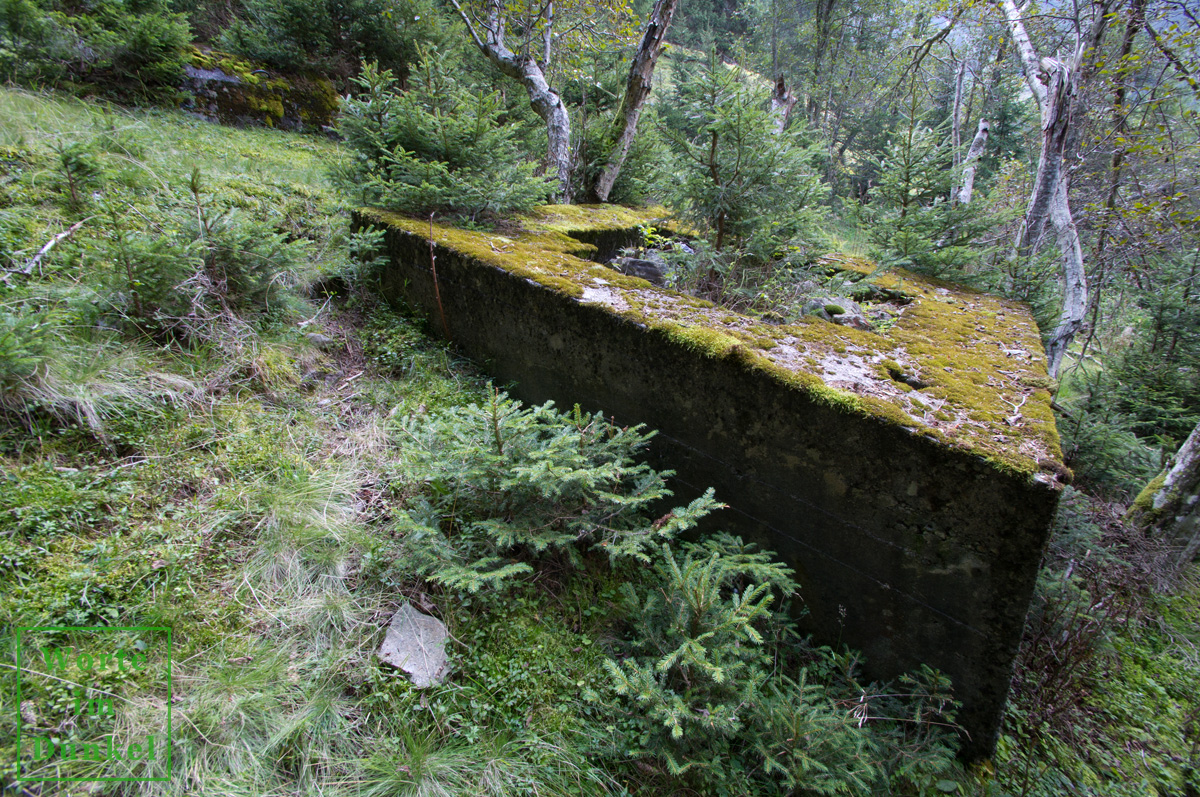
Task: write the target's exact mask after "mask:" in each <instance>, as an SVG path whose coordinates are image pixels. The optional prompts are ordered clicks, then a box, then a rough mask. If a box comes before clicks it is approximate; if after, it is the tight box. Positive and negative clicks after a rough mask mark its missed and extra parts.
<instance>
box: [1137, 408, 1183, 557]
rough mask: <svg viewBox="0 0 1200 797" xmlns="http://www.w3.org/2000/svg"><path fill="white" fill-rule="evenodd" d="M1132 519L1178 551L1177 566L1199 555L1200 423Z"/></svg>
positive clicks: (1149, 487)
mask: <svg viewBox="0 0 1200 797" xmlns="http://www.w3.org/2000/svg"><path fill="white" fill-rule="evenodd" d="M1129 517H1130V519H1131V520H1132V521H1133V522H1134V523H1135V524H1137V525H1138V526H1140V527H1141V528H1143V529H1145V530H1146V531H1148V532H1153V533H1155V534H1157V535H1160V536H1161V537H1162V538H1163V539H1164V540H1166V541H1167V542H1168V543H1169V544H1170V545H1171V546H1172V547H1173V548H1174V549H1175V561H1176V564H1177V565H1179V566H1182V565H1185V564H1187V563H1188V562H1191V561H1192V560H1193V559H1195V558H1196V556H1197V554H1200V424H1197V426H1196V428H1195V429H1193V430H1192V433H1191V435H1190V436H1189V437H1188V439H1187V440H1186V441H1185V442H1184V444H1183V445H1182V446H1180V448H1179V451H1178V452H1176V454H1175V456H1174V458H1173V459H1172V461H1171V464H1170V467H1168V468H1167V470H1166V471H1165V472H1164V473H1163V474H1162V475H1160V476H1159V477H1158V478H1157V479H1155V480H1154V481H1152V482H1150V484H1148V485H1147V486H1146V489H1145V490H1143V491H1142V494H1141V495H1140V496H1138V499H1137V501H1135V502H1134V504H1133V506H1132V507H1131V508H1130V511H1129Z"/></svg>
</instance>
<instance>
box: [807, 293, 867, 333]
mask: <svg viewBox="0 0 1200 797" xmlns="http://www.w3.org/2000/svg"><path fill="white" fill-rule="evenodd" d="M803 312H804V314H805V315H815V316H820V317H821V318H824V319H825V320H826V321H832V322H833V323H835V324H841V325H842V326H847V327H853V328H854V329H861V330H863V331H865V332H869V331H871V329H872V326H871V320H870V319H869V318H867V314H866V313H865V312H863V309H862V307H860V306H859V304H858V302H855V301H852V300H850V299H847V298H845V297H844V296H813V297H810V298H809V299H808V300H807V301H806V302H805V303H804V308H803Z"/></svg>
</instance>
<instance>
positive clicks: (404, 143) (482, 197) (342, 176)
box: [334, 51, 550, 217]
mask: <svg viewBox="0 0 1200 797" xmlns="http://www.w3.org/2000/svg"><path fill="white" fill-rule="evenodd" d="M354 82H355V84H356V85H358V86H359V88H360V89H362V91H361V93H360V94H359V95H358V96H357V97H354V98H352V99H350V100H348V101H346V102H345V103H343V105H342V115H341V119H340V121H339V123H338V129H339V130H340V132H341V133H342V135H343V136H345V138H346V141H347V143H348V144H349V146H350V148H351V150H352V155H351V158H350V160H349V161H348V162H346V163H343V164H341V165H340V166H339V167H338V168H337V169H336V170H335V172H334V180H335V182H336V183H337V184H338V185H339V186H340V187H341V188H342V189H343V190H344V191H346V192H347V193H349V194H350V195H351V196H353V197H355V198H356V199H357V200H358V201H361V202H363V203H364V204H371V205H378V206H381V207H385V208H388V209H390V210H398V211H401V212H405V213H413V214H427V213H430V212H432V211H450V212H455V213H463V214H467V215H470V216H472V217H475V216H477V215H478V214H480V213H484V212H487V213H505V212H510V211H517V210H527V209H529V208H531V207H533V206H534V205H536V204H537V203H539V202H543V201H545V199H546V197H547V195H548V193H549V191H550V188H549V184H548V183H547V182H546V180H545V179H542V178H538V177H535V176H534V169H535V165H534V164H533V163H529V162H525V161H524V160H523V158H522V157H521V153H520V152H519V150H518V148H517V146H516V144H515V143H514V137H515V135H516V132H515V131H514V130H513V129H512V127H511V126H510V125H505V124H502V123H501V113H502V112H503V104H502V101H501V97H500V94H499V92H473V91H471V90H469V89H467V88H465V87H463V86H461V85H459V83H458V82H457V81H456V80H455V79H454V78H453V77H452V76H451V74H450V69H449V64H448V62H447V60H446V58H445V57H444V56H442V55H440V54H438V53H436V52H433V51H425V52H424V53H423V57H422V60H421V62H420V64H418V66H417V68H416V69H415V71H414V73H413V75H412V76H411V86H410V89H409V91H407V92H406V93H404V94H402V95H401V94H397V93H396V78H395V77H394V76H393V74H392V72H391V71H390V70H386V69H385V70H380V69H379V68H378V66H377V65H375V64H367V65H366V66H364V68H363V72H362V75H361V76H360V77H358V78H356V79H355V81H354Z"/></svg>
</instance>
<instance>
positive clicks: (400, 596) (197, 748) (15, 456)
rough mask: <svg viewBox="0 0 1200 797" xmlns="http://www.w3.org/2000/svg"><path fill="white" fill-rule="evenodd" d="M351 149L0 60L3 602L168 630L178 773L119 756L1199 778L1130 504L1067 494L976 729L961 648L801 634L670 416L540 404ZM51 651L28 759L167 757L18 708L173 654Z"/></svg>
mask: <svg viewBox="0 0 1200 797" xmlns="http://www.w3.org/2000/svg"><path fill="white" fill-rule="evenodd" d="M391 151H392V152H393V153H395V152H396V151H397V150H391ZM340 156H341V153H340V152H339V148H338V146H337V145H336V144H333V143H331V142H328V141H321V140H317V139H309V138H301V137H298V136H290V135H285V134H282V133H267V132H265V131H235V130H225V129H218V128H214V127H210V126H207V125H203V124H197V123H196V122H194V121H193V120H190V119H187V118H184V117H182V116H177V115H173V114H165V113H136V114H135V113H127V112H123V111H116V110H112V109H104V108H101V107H99V106H95V105H89V104H82V103H79V102H75V101H65V100H59V99H54V98H48V97H44V96H39V95H34V94H28V93H24V92H18V91H13V90H8V89H5V90H2V91H0V184H2V186H3V191H4V193H3V195H2V198H0V214H2V215H0V247H3V248H2V249H0V255H2V257H3V260H2V261H0V266H2V267H3V268H4V269H5V271H4V272H3V274H4V276H3V278H2V280H0V468H2V471H0V518H3V524H2V526H0V624H2V625H3V627H4V628H5V636H6V640H12V639H13V637H12V634H13V632H14V631H15V629H17V628H21V627H31V626H39V627H45V626H53V625H68V626H77V627H80V626H101V627H106V628H112V629H117V628H122V629H132V628H133V627H137V626H148V627H170V628H171V629H173V633H174V645H175V651H174V656H173V660H174V662H175V664H174V673H173V676H174V684H173V690H172V694H171V708H172V711H173V715H174V718H175V719H174V726H173V728H174V730H173V736H172V740H171V744H172V748H173V750H174V752H175V757H174V759H173V765H172V767H171V768H170V770H169V771H168V772H167V776H168V779H167V780H166V781H165V782H159V783H140V784H121V785H113V786H110V787H109V788H107V789H106V788H104V787H102V788H100V789H99V790H98V792H97V793H113V794H132V793H139V794H163V795H176V794H183V793H188V792H195V793H202V794H229V795H284V794H326V795H438V794H470V795H515V794H538V795H543V794H561V795H579V794H614V795H617V794H638V795H659V794H728V795H747V794H763V795H767V794H772V795H774V794H867V793H881V794H903V795H916V794H931V793H946V794H955V793H957V794H1042V793H1048V792H1062V791H1071V790H1074V791H1076V792H1078V793H1089V794H1114V795H1116V794H1145V793H1149V792H1150V791H1151V790H1154V791H1156V792H1157V793H1161V794H1166V793H1173V794H1187V793H1189V791H1188V790H1189V789H1190V790H1192V793H1195V791H1196V790H1197V789H1200V783H1198V782H1197V774H1196V773H1197V769H1198V767H1200V761H1198V760H1197V750H1196V749H1195V747H1194V745H1193V744H1192V743H1191V742H1190V741H1189V740H1191V739H1195V738H1196V733H1197V728H1196V726H1197V722H1198V718H1197V715H1196V710H1195V708H1194V695H1195V694H1196V693H1197V691H1198V690H1200V682H1198V674H1200V657H1198V656H1197V655H1196V644H1197V641H1198V640H1197V639H1196V638H1195V634H1194V629H1195V628H1196V627H1197V618H1196V616H1195V615H1196V611H1195V597H1196V593H1195V590H1194V589H1191V590H1190V591H1189V590H1184V591H1183V592H1181V593H1179V594H1178V596H1177V597H1157V596H1155V595H1154V589H1155V587H1156V584H1155V583H1154V579H1155V577H1156V576H1155V573H1157V572H1158V569H1157V568H1156V565H1155V562H1156V559H1155V557H1156V556H1158V553H1157V552H1156V551H1155V550H1154V548H1153V547H1152V546H1149V545H1148V544H1147V543H1146V542H1145V540H1143V539H1140V538H1136V537H1133V536H1129V533H1128V532H1127V531H1124V530H1123V527H1122V526H1121V525H1120V524H1119V523H1117V522H1115V521H1114V520H1113V519H1112V515H1111V512H1110V511H1109V510H1106V508H1105V507H1104V506H1103V505H1099V504H1096V503H1094V502H1092V501H1089V500H1087V499H1085V498H1084V497H1083V496H1082V495H1081V494H1079V495H1072V496H1070V497H1069V499H1068V500H1066V501H1065V502H1064V505H1063V510H1062V514H1061V517H1060V519H1059V523H1058V526H1059V529H1058V536H1057V538H1056V542H1055V544H1054V546H1053V548H1052V550H1051V553H1050V556H1049V557H1048V566H1047V568H1046V570H1045V572H1044V574H1043V577H1042V581H1041V583H1040V585H1039V592H1038V598H1037V604H1036V606H1035V612H1034V614H1033V617H1032V620H1031V623H1030V626H1029V632H1028V635H1027V636H1028V638H1027V640H1026V646H1025V648H1024V650H1023V653H1022V658H1021V662H1020V667H1019V669H1018V671H1017V675H1016V679H1015V681H1014V686H1015V691H1014V695H1015V698H1014V702H1013V707H1012V709H1011V710H1010V714H1009V718H1008V720H1007V722H1006V726H1005V729H1004V731H1003V735H1002V737H1001V745H1000V749H999V752H998V754H997V756H996V758H995V760H994V762H992V763H989V764H987V765H985V766H981V767H977V768H972V769H967V768H964V767H963V766H962V765H960V764H959V763H958V762H957V761H956V760H955V758H954V755H955V752H954V751H955V748H956V744H957V737H956V729H955V728H954V725H953V721H954V711H955V706H954V702H953V692H952V685H951V684H949V683H948V682H947V680H946V678H945V677H944V676H942V675H940V674H939V673H937V672H934V671H931V670H924V669H923V670H920V671H917V672H913V673H910V674H909V675H907V676H905V677H904V678H901V679H898V680H897V681H896V682H895V683H889V684H884V683H874V682H869V681H867V680H866V679H865V678H864V677H863V676H862V674H861V673H862V664H863V662H862V660H861V656H860V654H858V653H856V652H855V651H852V650H848V649H845V648H836V649H835V648H830V647H820V646H817V645H815V644H814V643H813V642H811V641H810V640H808V639H807V638H805V637H803V636H802V635H800V634H799V633H798V632H797V630H796V625H795V617H796V616H797V614H798V613H799V612H802V611H803V600H804V595H803V594H797V588H796V581H795V576H794V574H793V573H791V572H790V571H789V570H788V569H787V568H786V567H784V566H783V565H782V564H780V563H779V562H778V561H777V560H776V559H775V558H774V557H773V555H772V554H771V553H770V552H769V551H763V550H760V549H757V548H755V547H754V546H752V545H750V544H748V543H746V542H744V541H743V540H741V539H739V538H737V537H733V536H731V535H728V534H722V533H713V534H706V535H704V536H698V535H697V534H696V532H695V531H694V529H693V526H694V525H695V524H696V522H697V521H699V520H700V519H701V518H702V517H703V516H705V515H707V514H709V513H710V512H717V513H718V514H717V515H716V519H718V520H719V518H720V515H719V506H720V505H719V503H718V501H719V499H720V498H721V496H713V495H711V494H704V495H702V496H701V497H699V498H697V499H695V500H694V501H691V502H690V503H687V502H684V501H677V500H675V499H674V497H673V496H671V495H670V494H669V492H668V491H667V489H666V478H667V476H668V475H669V474H665V473H661V472H656V471H654V470H653V469H651V468H650V467H648V466H647V465H646V464H644V463H643V462H642V460H641V455H642V454H643V452H644V449H645V446H646V445H647V443H648V442H649V441H651V440H652V435H653V432H652V430H646V429H642V428H621V427H617V426H614V425H612V424H611V423H609V422H607V421H605V419H604V418H603V417H602V416H600V415H589V414H586V413H582V412H580V411H579V410H578V409H575V410H573V411H565V412H564V411H560V410H559V409H557V408H555V407H553V406H550V405H546V406H540V407H525V406H522V405H521V404H520V403H518V402H516V401H515V400H513V399H511V398H509V397H508V396H506V395H505V393H504V392H502V391H501V390H499V389H498V388H496V387H494V386H492V385H490V384H488V383H487V382H486V381H485V380H484V379H483V378H482V377H481V376H480V375H479V374H478V373H477V372H476V371H475V370H473V367H472V366H471V365H470V364H468V363H466V362H464V361H462V360H459V359H458V358H456V356H455V355H454V353H453V352H452V351H451V350H450V349H449V348H447V347H445V346H443V345H440V344H437V343H434V342H433V341H432V340H431V339H430V338H429V337H428V336H426V334H425V333H424V331H423V328H422V325H421V323H420V322H419V321H418V320H414V319H413V318H411V317H409V316H407V315H405V314H404V313H403V312H397V311H396V310H394V309H390V308H387V307H383V306H381V305H380V304H378V303H377V301H376V300H375V299H374V298H373V287H374V282H373V281H374V279H375V277H376V276H377V274H378V269H379V268H380V267H381V265H382V262H381V259H380V256H379V254H378V243H379V242H378V239H377V236H372V235H371V234H366V233H359V234H351V233H350V232H349V228H348V220H347V219H346V218H345V216H344V215H343V213H342V208H341V205H340V202H339V200H338V199H337V198H336V197H335V195H334V194H333V193H332V192H331V191H330V189H329V188H328V187H327V185H326V181H325V177H324V172H323V164H327V163H330V162H333V161H335V160H337V159H338V158H339V157H340ZM680 504H683V505H682V506H680ZM1106 512H1108V514H1106ZM404 603H409V604H411V605H413V606H414V607H417V608H419V609H420V610H421V611H423V612H425V613H427V614H431V615H434V616H436V617H438V618H439V619H440V620H442V621H443V622H444V623H445V624H446V626H447V630H448V632H449V640H450V642H449V649H450V652H451V666H450V671H451V674H450V677H449V678H448V679H447V680H446V681H445V682H444V683H441V684H439V685H436V686H432V687H429V688H426V689H418V688H416V687H415V686H414V685H413V684H412V683H411V682H410V681H409V680H408V679H407V678H405V677H404V676H403V674H402V673H400V672H399V671H397V670H395V669H393V668H391V667H389V666H387V665H385V664H384V663H383V662H381V660H380V659H379V658H378V657H377V656H376V651H377V650H378V647H379V644H380V642H381V640H382V637H383V631H384V628H385V627H386V626H387V624H388V621H389V619H390V618H391V616H392V615H393V614H394V612H395V611H396V610H397V608H398V607H399V606H401V605H402V604H404ZM114 633H115V634H117V638H116V641H117V642H118V643H119V644H123V645H125V646H126V647H130V648H135V649H136V648H137V646H138V645H139V644H144V640H143V639H141V638H140V637H139V636H138V632H136V631H134V630H121V631H114ZM59 642H61V640H60V639H59V638H57V637H55V636H54V634H53V632H41V636H39V637H37V638H35V639H34V640H33V642H32V644H34V645H37V644H57V643H59ZM12 644H13V643H12V641H9V647H11V646H12ZM81 644H86V643H81ZM88 650H89V651H90V652H93V653H96V652H98V648H89V649H88ZM7 661H13V659H11V658H7V659H6V662H7ZM19 676H20V674H19V673H18V672H17V671H16V669H15V666H14V665H12V664H8V663H0V783H2V785H3V788H4V789H5V793H6V794H7V793H14V794H20V793H22V791H21V789H22V788H23V787H22V786H19V785H17V784H15V783H14V778H15V776H16V774H17V767H18V764H19V763H20V765H21V771H22V772H25V773H28V772H29V771H30V769H31V768H32V769H33V771H35V772H38V773H40V774H43V775H52V774H55V773H56V772H68V771H69V772H70V773H71V774H75V775H77V776H80V775H82V776H87V777H101V776H120V775H126V774H130V773H131V772H133V773H136V772H137V771H139V770H137V765H132V764H130V763H128V762H121V761H104V762H76V763H75V764H68V763H64V762H59V761H50V762H36V761H34V760H32V758H31V757H30V756H29V755H27V754H26V755H24V758H22V755H23V751H22V750H21V749H20V748H19V746H18V740H17V729H18V727H21V728H23V729H24V730H25V732H34V731H36V732H37V733H42V734H46V735H52V736H54V737H55V738H59V739H61V740H66V741H70V740H80V739H84V738H87V737H88V736H89V735H90V734H92V733H93V732H95V731H97V730H98V729H99V730H113V731H119V732H121V733H124V734H133V733H142V734H144V733H146V732H147V731H149V730H150V729H152V728H153V727H156V726H155V723H156V722H157V721H158V716H157V715H156V714H155V711H156V710H158V709H160V708H161V707H162V706H161V703H163V702H165V700H166V694H165V693H157V692H152V693H150V694H148V695H147V694H146V689H145V688H143V685H142V684H141V682H139V681H138V680H137V679H136V678H129V679H125V680H120V679H117V680H114V681H113V682H111V683H109V682H105V684H104V687H105V688H106V689H111V690H112V691H113V692H114V693H116V694H118V695H128V696H134V695H135V694H136V695H138V696H139V699H143V698H144V702H141V703H138V704H137V705H136V710H130V711H127V712H122V713H121V714H120V716H119V717H118V718H103V717H101V718H99V719H98V720H97V721H96V722H95V723H93V724H87V723H86V722H84V721H82V720H81V721H80V722H74V721H70V720H64V719H63V718H62V717H61V716H47V715H45V714H44V713H43V714H39V713H37V712H35V711H34V710H33V709H32V706H33V705H35V704H36V705H55V706H67V705H69V703H70V700H71V693H70V691H69V690H68V689H67V687H65V686H47V687H42V686H36V685H34V686H31V685H26V686H25V687H24V691H23V692H22V693H21V699H20V700H18V698H17V694H18V693H17V689H16V686H17V683H18V680H19ZM22 701H24V702H22ZM27 703H28V705H27ZM106 723H107V724H106ZM56 767H64V769H62V770H58V769H55V768H56ZM72 767H74V768H72ZM62 792H63V793H66V792H67V789H63V790H62ZM25 793H28V792H25ZM41 793H45V794H49V793H52V789H51V788H47V789H45V790H44V791H42V792H41Z"/></svg>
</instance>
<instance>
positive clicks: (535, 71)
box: [450, 0, 571, 202]
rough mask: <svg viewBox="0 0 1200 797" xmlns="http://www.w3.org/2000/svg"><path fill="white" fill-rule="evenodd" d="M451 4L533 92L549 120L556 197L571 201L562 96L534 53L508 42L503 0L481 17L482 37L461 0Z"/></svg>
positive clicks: (486, 48) (533, 101)
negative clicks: (522, 51) (518, 49)
mask: <svg viewBox="0 0 1200 797" xmlns="http://www.w3.org/2000/svg"><path fill="white" fill-rule="evenodd" d="M450 3H451V5H453V6H454V8H455V10H456V11H458V15H459V17H461V18H462V21H463V23H464V24H465V25H466V26H467V31H468V32H469V33H470V34H471V39H472V40H474V42H475V46H476V47H478V48H479V49H480V51H482V52H483V54H484V55H486V56H487V58H488V60H489V61H491V62H492V63H493V64H495V65H496V67H497V68H498V69H499V70H500V71H501V72H503V73H504V74H506V75H508V76H509V77H511V78H514V79H516V80H517V81H519V82H520V83H521V85H522V86H524V87H525V91H526V92H528V93H529V103H530V105H532V106H533V110H534V112H536V113H537V115H538V116H540V117H541V119H542V121H543V122H545V123H546V135H547V139H548V142H549V143H548V145H547V149H546V161H547V168H548V169H549V170H550V171H551V172H552V173H553V174H554V175H555V177H556V178H557V180H558V192H557V195H556V197H555V199H556V200H557V201H559V202H570V201H571V117H570V116H569V115H568V114H567V107H566V105H564V104H563V101H562V98H561V97H559V96H558V94H557V93H556V92H555V91H554V90H553V89H552V88H550V83H549V82H548V81H547V80H546V75H545V73H544V72H543V70H542V67H541V65H540V64H539V63H538V62H537V59H536V58H534V57H533V56H531V55H518V54H517V53H514V52H513V51H512V50H510V49H508V47H507V46H506V45H505V43H504V37H505V27H506V22H505V19H504V14H503V5H502V3H501V0H488V1H487V3H486V5H485V11H486V13H487V18H486V19H485V20H479V26H480V27H481V28H482V29H483V35H482V36H481V35H480V33H479V31H478V30H477V29H476V26H475V22H473V21H472V19H471V17H470V16H469V15H468V14H467V12H466V11H465V10H464V9H463V7H462V6H461V5H460V4H459V2H458V0H450ZM552 9H553V5H548V6H547V13H553V11H552Z"/></svg>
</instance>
